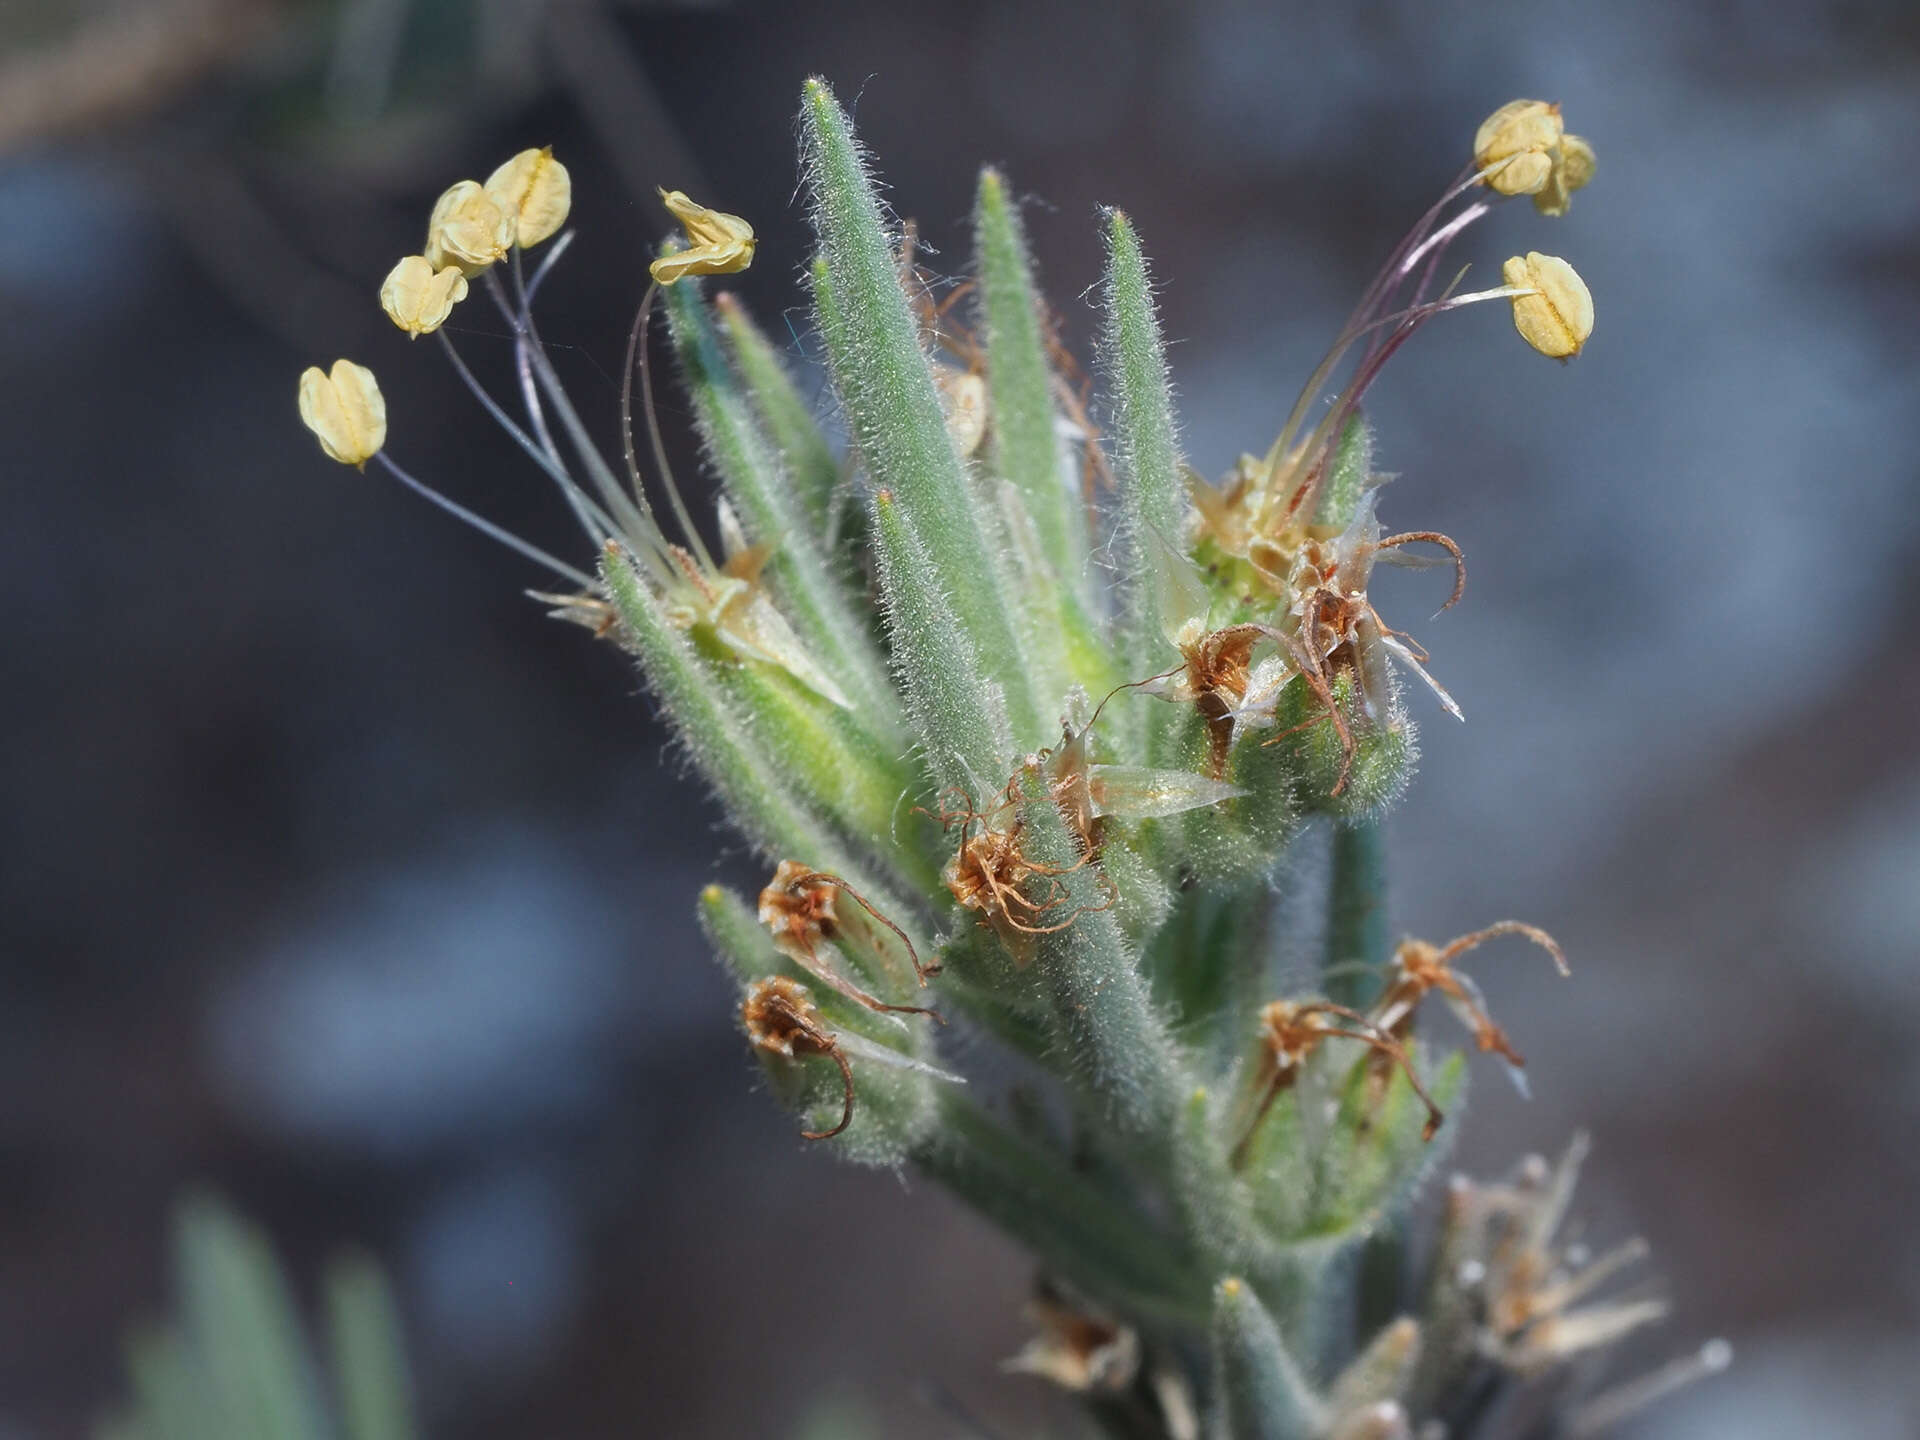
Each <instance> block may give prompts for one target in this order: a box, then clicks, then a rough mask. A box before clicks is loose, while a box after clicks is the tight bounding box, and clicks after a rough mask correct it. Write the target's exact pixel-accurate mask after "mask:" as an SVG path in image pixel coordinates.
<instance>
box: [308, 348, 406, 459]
mask: <svg viewBox="0 0 1920 1440" xmlns="http://www.w3.org/2000/svg"><path fill="white" fill-rule="evenodd" d="M300 419H301V422H302V423H303V424H305V425H306V427H307V428H308V429H309V430H311V431H312V432H313V433H314V434H315V435H317V436H319V437H320V448H321V449H322V450H324V451H326V452H327V456H328V458H329V459H333V460H338V461H339V462H340V463H341V464H342V465H352V466H354V467H356V468H361V469H364V468H365V466H366V463H367V461H369V460H371V459H372V458H373V457H374V456H375V455H377V454H379V453H380V447H381V446H382V445H384V444H386V443H387V402H386V398H385V397H384V396H382V395H381V393H380V382H379V381H377V380H375V379H374V378H373V372H372V371H371V370H369V369H367V367H366V366H364V365H356V364H354V363H353V361H351V360H336V361H334V362H333V372H332V373H331V374H329V373H328V372H326V371H324V370H322V369H321V368H320V367H319V366H318V365H310V366H308V367H307V369H306V370H305V371H304V372H302V374H301V376H300Z"/></svg>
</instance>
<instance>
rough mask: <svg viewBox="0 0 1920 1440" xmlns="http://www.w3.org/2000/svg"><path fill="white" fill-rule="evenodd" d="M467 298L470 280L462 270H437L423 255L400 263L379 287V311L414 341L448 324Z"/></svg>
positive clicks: (458, 268)
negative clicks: (458, 306) (454, 308)
mask: <svg viewBox="0 0 1920 1440" xmlns="http://www.w3.org/2000/svg"><path fill="white" fill-rule="evenodd" d="M466 298H467V277H466V276H465V275H464V274H463V273H462V272H461V270H460V267H459V266H458V265H449V266H447V267H446V268H444V269H441V270H435V269H434V268H433V262H432V261H430V260H428V259H427V257H426V256H424V255H409V256H407V257H406V258H405V259H403V260H401V261H400V263H399V264H397V265H395V266H394V267H393V269H392V270H390V271H389V272H388V273H387V278H386V279H385V280H384V281H383V282H382V283H381V285H380V308H381V309H382V310H384V311H386V312H387V318H388V319H389V320H391V321H393V323H394V324H396V325H398V326H399V327H400V328H401V329H402V330H404V331H406V332H407V334H408V336H410V337H411V338H413V339H415V340H418V339H419V338H420V337H421V336H422V335H431V334H432V333H433V332H434V331H436V330H438V329H439V328H440V327H441V326H442V325H444V324H446V323H447V317H448V316H450V315H452V314H453V307H454V306H455V305H458V304H459V303H460V302H461V301H462V300H464V299H466Z"/></svg>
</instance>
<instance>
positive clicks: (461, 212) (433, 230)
mask: <svg viewBox="0 0 1920 1440" xmlns="http://www.w3.org/2000/svg"><path fill="white" fill-rule="evenodd" d="M515 225H516V220H515V217H514V216H513V215H512V214H510V213H509V212H508V211H506V210H503V209H501V208H500V206H499V205H498V204H496V203H495V202H494V200H493V198H492V197H491V196H489V195H488V194H487V192H486V191H485V190H483V189H482V188H481V186H480V182H479V181H478V180H459V181H456V182H454V183H453V184H452V185H449V186H448V187H447V189H446V192H445V193H444V194H443V195H441V197H440V198H439V200H437V201H436V202H435V203H434V207H433V218H432V219H430V220H429V221H428V222H427V247H426V258H427V263H428V264H430V265H432V266H433V268H434V269H435V270H444V269H446V267H447V266H449V265H457V266H459V267H460V269H461V271H462V272H463V273H464V274H467V275H477V274H479V273H480V272H481V271H482V270H484V269H486V268H487V267H488V266H489V265H491V264H493V263H494V262H495V261H496V260H502V259H505V258H506V254H507V252H508V251H509V250H511V249H512V248H513V237H514V230H515Z"/></svg>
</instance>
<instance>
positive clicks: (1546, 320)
mask: <svg viewBox="0 0 1920 1440" xmlns="http://www.w3.org/2000/svg"><path fill="white" fill-rule="evenodd" d="M1500 277H1501V279H1503V280H1505V281H1506V282H1507V284H1509V285H1512V286H1514V287H1516V288H1524V289H1525V290H1526V291H1527V292H1529V293H1525V294H1518V295H1515V296H1514V297H1513V328H1514V329H1516V330H1518V331H1519V332H1520V338H1521V339H1522V340H1524V341H1526V342H1527V344H1529V345H1531V346H1532V347H1533V348H1534V349H1536V350H1538V351H1539V352H1540V353H1541V354H1542V355H1548V356H1551V357H1552V358H1553V359H1555V360H1565V359H1567V358H1568V357H1569V356H1573V355H1578V354H1579V353H1580V347H1581V346H1583V345H1585V344H1586V343H1587V337H1588V336H1589V335H1591V334H1592V333H1593V295H1592V293H1591V292H1589V291H1588V289H1587V282H1586V281H1584V280H1582V279H1581V278H1580V277H1579V275H1578V274H1576V273H1575V271H1574V268H1573V266H1571V265H1569V264H1568V263H1567V262H1566V261H1564V260H1562V259H1561V258H1560V257H1559V256H1558V255H1542V254H1541V253H1540V252H1539V251H1538V250H1529V251H1528V252H1527V254H1526V258H1525V259H1522V258H1521V257H1520V256H1518V255H1515V256H1514V257H1513V258H1512V259H1511V260H1509V261H1507V263H1506V264H1505V265H1503V266H1501V267H1500Z"/></svg>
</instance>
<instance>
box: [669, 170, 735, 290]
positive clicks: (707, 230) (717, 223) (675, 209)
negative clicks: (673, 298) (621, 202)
mask: <svg viewBox="0 0 1920 1440" xmlns="http://www.w3.org/2000/svg"><path fill="white" fill-rule="evenodd" d="M660 201H661V203H662V204H664V205H665V206H666V207H667V209H668V210H669V211H670V212H672V215H673V218H674V219H676V220H678V221H679V222H680V224H681V225H682V226H683V227H684V228H685V230H686V232H687V241H688V247H687V248H686V249H685V250H681V251H678V252H676V253H674V254H672V255H664V256H662V257H661V258H660V259H658V260H656V261H654V262H653V264H652V265H651V266H649V267H648V268H649V270H650V271H651V272H652V275H653V278H654V279H655V280H657V281H658V282H659V283H660V284H662V285H671V284H673V282H674V281H676V280H678V279H681V278H682V277H683V276H687V275H732V274H734V273H736V272H737V271H741V270H744V269H746V268H747V266H749V265H751V264H752V263H753V247H754V246H755V245H756V244H757V243H759V242H757V241H756V240H755V239H754V238H753V226H751V225H749V224H748V223H747V222H746V221H744V220H742V219H741V218H740V217H739V216H738V215H728V214H725V213H724V212H722V211H719V210H709V209H707V207H706V206H704V205H700V204H696V203H695V202H694V201H692V200H689V199H688V198H687V197H686V194H685V193H684V192H682V191H679V190H662V191H661V192H660Z"/></svg>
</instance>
